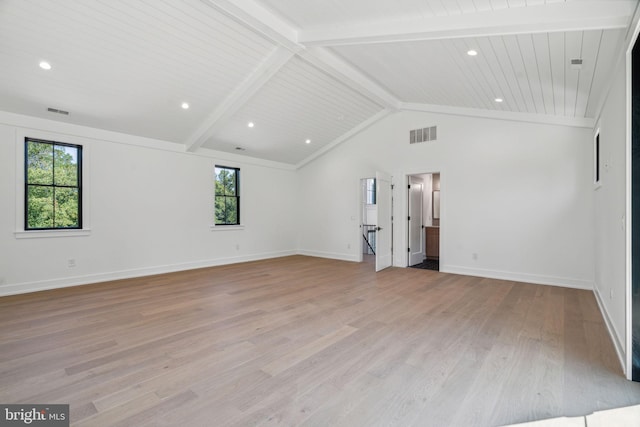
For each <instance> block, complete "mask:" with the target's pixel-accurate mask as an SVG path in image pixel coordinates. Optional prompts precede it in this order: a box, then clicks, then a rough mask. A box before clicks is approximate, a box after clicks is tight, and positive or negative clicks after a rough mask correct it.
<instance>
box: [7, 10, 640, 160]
mask: <svg viewBox="0 0 640 427" xmlns="http://www.w3.org/2000/svg"><path fill="white" fill-rule="evenodd" d="M637 6H638V1H637V0H601V1H589V0H306V1H299V0H260V1H258V0H236V1H232V0H182V1H179V0H56V1H55V2H54V1H50V0H29V1H24V0H0V64H1V65H2V66H1V67H0V74H1V76H2V78H1V79H0V110H4V111H8V112H13V113H19V114H26V115H30V116H35V117H42V118H48V119H52V120H59V121H64V122H69V123H74V124H80V125H85V126H91V127H96V128H101V129H107V130H112V131H117V132H124V133H129V134H133V135H140V136H145V137H150V138H156V139H161V140H166V141H170V142H173V143H176V144H181V145H183V146H184V149H186V150H189V151H197V150H199V149H201V148H209V149H213V150H218V151H225V152H232V153H241V154H244V155H247V156H252V157H257V158H262V159H267V160H274V161H278V162H283V163H289V164H294V165H295V164H302V163H304V162H305V161H308V160H309V159H311V158H313V157H314V156H316V155H318V154H319V153H321V152H323V151H324V150H326V149H328V148H329V147H331V146H333V145H335V144H337V143H339V142H341V141H343V140H344V139H346V138H348V137H349V136H350V135H352V134H355V133H357V132H358V131H359V130H361V129H364V128H366V127H367V126H369V125H370V124H372V123H374V122H375V121H377V120H379V119H381V118H382V117H384V116H385V115H387V114H389V113H390V112H393V111H397V110H419V111H434V112H446V113H454V114H458V113H459V114H462V113H464V114H470V115H474V114H478V115H483V116H487V115H489V116H495V117H510V118H514V117H516V118H517V117H526V118H527V119H528V120H540V121H543V122H544V121H550V122H559V123H567V124H581V123H582V124H584V123H586V122H588V120H589V119H593V118H594V117H595V115H596V114H597V112H598V108H599V105H600V103H601V100H602V97H603V96H604V92H605V89H606V87H607V83H608V78H609V76H610V75H611V70H612V67H613V65H614V62H615V60H616V58H617V57H618V56H619V55H620V53H621V49H622V40H623V39H624V37H625V35H626V32H627V31H628V27H629V24H630V21H631V17H632V15H633V13H634V11H635V9H636V7H637ZM469 51H475V52H476V53H477V55H475V56H470V55H468V52H469ZM576 59H581V60H582V65H581V66H579V67H578V66H576V65H575V64H574V65H572V64H571V61H572V60H576ZM41 61H47V62H48V63H50V64H51V69H50V70H43V69H41V68H39V67H38V64H39V63H40V62H41ZM497 99H500V100H502V102H498V101H496V100H497ZM185 102H186V103H188V104H189V108H188V109H183V108H181V105H182V104H183V103H185ZM48 108H55V109H58V110H64V111H68V112H69V114H68V115H62V114H59V113H52V112H49V111H48V110H47V109H48ZM250 122H251V123H253V127H249V126H248V124H249V123H250ZM307 141H309V142H307Z"/></svg>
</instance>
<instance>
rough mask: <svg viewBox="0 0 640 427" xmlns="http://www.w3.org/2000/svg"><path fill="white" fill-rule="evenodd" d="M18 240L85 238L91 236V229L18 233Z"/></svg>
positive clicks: (16, 234) (16, 233) (15, 233)
mask: <svg viewBox="0 0 640 427" xmlns="http://www.w3.org/2000/svg"><path fill="white" fill-rule="evenodd" d="M13 234H14V235H15V236H16V239H44V238H49V237H84V236H89V235H90V234H91V229H88V228H87V229H83V230H31V231H16V232H14V233H13Z"/></svg>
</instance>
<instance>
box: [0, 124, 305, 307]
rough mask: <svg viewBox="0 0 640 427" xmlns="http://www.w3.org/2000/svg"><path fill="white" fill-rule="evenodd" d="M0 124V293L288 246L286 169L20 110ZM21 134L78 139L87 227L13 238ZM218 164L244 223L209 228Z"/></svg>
mask: <svg viewBox="0 0 640 427" xmlns="http://www.w3.org/2000/svg"><path fill="white" fill-rule="evenodd" d="M0 122H1V123H4V124H0V200H3V201H4V202H3V204H2V208H1V209H0V254H1V256H0V295H6V294H11V293H19V292H25V291H28V290H36V289H46V288H53V287H60V286H69V285H73V284H82V283H91V282H97V281H102V280H110V279H113V278H119V277H132V276H138V275H145V274H153V273H159V272H166V271H173V270H182V269H188V268H196V267H202V266H209V265H217V264H223V263H230V262H238V261H244V260H251V259H260V258H267V257H274V256H281V255H288V254H293V253H295V250H296V239H295V236H296V226H295V219H294V214H293V207H294V203H295V196H294V195H295V191H296V186H295V171H294V170H293V168H289V167H286V166H284V165H276V164H273V163H272V162H260V161H257V160H255V159H254V160H252V159H248V158H243V157H242V156H234V155H224V154H222V153H214V152H208V153H205V154H204V155H195V154H191V153H185V152H184V151H183V150H184V149H183V148H182V147H177V148H174V147H176V145H174V144H170V143H165V142H163V141H153V140H148V139H144V138H138V137H134V136H131V135H122V134H116V133H110V132H105V131H101V130H97V129H91V128H84V127H79V126H72V125H65V124H60V123H55V122H50V121H46V120H40V119H33V118H28V117H25V116H17V115H11V114H5V113H2V114H0ZM13 122H15V123H13ZM23 134H34V135H37V136H38V137H45V138H46V137H50V138H51V139H54V140H58V141H63V142H64V141H68V140H69V139H71V140H72V142H73V143H81V144H83V145H84V147H85V153H86V155H87V157H88V158H87V162H86V164H85V167H84V174H85V178H86V181H87V183H88V186H87V187H85V190H84V191H85V195H86V197H87V198H88V203H87V204H88V206H87V208H88V212H86V213H87V214H88V215H89V224H88V227H90V229H91V232H90V235H88V236H79V237H55V238H35V239H33V238H29V239H21V238H16V235H15V233H14V232H15V231H17V230H16V226H18V227H20V226H21V224H22V218H17V219H16V216H17V215H18V216H19V212H18V213H16V212H17V210H16V208H15V203H13V201H14V200H16V195H17V197H18V200H22V188H21V185H22V179H21V177H20V176H18V175H19V174H18V173H17V172H18V171H17V170H18V169H19V168H20V167H21V166H20V163H19V161H20V159H22V154H21V152H20V151H21V150H22V141H21V140H20V135H23ZM151 147H160V149H157V148H151ZM18 150H19V151H18ZM217 163H221V164H223V165H226V166H239V167H240V168H241V194H240V197H241V210H242V211H241V214H242V222H243V224H244V226H245V228H244V229H243V230H226V231H219V229H218V230H216V231H212V230H211V229H210V226H211V225H212V224H213V188H214V187H213V168H214V165H215V164H217ZM262 163H264V164H262ZM18 230H19V228H18ZM69 259H75V260H76V267H75V268H69V267H68V260H69Z"/></svg>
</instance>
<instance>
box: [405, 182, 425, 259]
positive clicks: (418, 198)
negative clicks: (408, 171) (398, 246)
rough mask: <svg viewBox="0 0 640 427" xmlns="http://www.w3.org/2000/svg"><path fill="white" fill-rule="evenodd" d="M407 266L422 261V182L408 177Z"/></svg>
mask: <svg viewBox="0 0 640 427" xmlns="http://www.w3.org/2000/svg"><path fill="white" fill-rule="evenodd" d="M408 191H409V194H408V200H409V218H408V221H409V265H410V266H411V265H416V264H420V263H421V262H422V261H423V256H422V241H423V236H424V231H423V228H422V204H423V201H422V180H420V179H417V178H415V177H412V176H410V177H409V189H408Z"/></svg>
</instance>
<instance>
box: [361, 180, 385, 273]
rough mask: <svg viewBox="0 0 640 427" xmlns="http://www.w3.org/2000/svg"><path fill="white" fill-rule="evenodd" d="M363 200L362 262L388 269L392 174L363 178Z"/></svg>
mask: <svg viewBox="0 0 640 427" xmlns="http://www.w3.org/2000/svg"><path fill="white" fill-rule="evenodd" d="M360 201H361V203H360V206H361V208H360V221H359V223H360V224H359V233H360V235H361V236H360V237H359V239H360V241H361V251H360V256H361V257H362V258H361V259H362V260H363V261H365V262H369V263H372V264H373V263H375V268H376V271H380V270H384V269H385V268H387V267H391V264H392V240H393V227H392V223H391V210H392V185H391V175H388V174H385V173H382V172H376V176H375V178H374V177H371V178H363V179H361V180H360Z"/></svg>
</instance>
